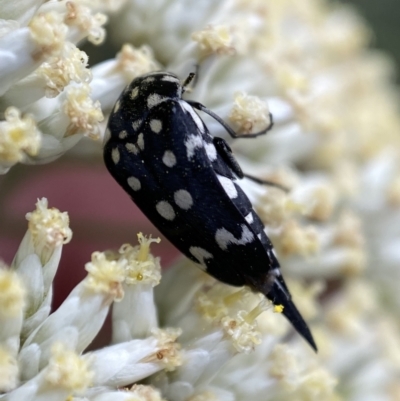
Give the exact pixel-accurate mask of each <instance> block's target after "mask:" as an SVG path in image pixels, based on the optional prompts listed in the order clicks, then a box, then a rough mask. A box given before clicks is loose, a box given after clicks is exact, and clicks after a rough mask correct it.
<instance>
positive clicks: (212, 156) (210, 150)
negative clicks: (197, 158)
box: [204, 142, 217, 162]
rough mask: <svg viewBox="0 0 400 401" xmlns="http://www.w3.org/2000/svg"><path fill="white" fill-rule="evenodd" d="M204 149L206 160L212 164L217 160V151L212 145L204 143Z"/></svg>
mask: <svg viewBox="0 0 400 401" xmlns="http://www.w3.org/2000/svg"><path fill="white" fill-rule="evenodd" d="M204 148H205V150H206V153H207V156H208V159H209V160H210V161H211V162H213V161H214V160H216V159H217V149H215V146H214V144H212V143H208V142H204Z"/></svg>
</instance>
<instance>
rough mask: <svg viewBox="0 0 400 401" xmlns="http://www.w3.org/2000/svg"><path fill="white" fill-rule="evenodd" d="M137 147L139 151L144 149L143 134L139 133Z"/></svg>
mask: <svg viewBox="0 0 400 401" xmlns="http://www.w3.org/2000/svg"><path fill="white" fill-rule="evenodd" d="M137 146H139V149H140V150H143V149H144V138H143V133H140V134H139V136H138V139H137Z"/></svg>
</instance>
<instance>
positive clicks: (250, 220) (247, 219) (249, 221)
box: [245, 212, 254, 224]
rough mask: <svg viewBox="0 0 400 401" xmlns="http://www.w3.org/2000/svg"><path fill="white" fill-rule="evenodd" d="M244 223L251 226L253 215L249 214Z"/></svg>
mask: <svg viewBox="0 0 400 401" xmlns="http://www.w3.org/2000/svg"><path fill="white" fill-rule="evenodd" d="M245 219H246V221H247V222H248V223H249V224H251V223H253V221H254V217H253V213H252V212H250V213H249V214H248V215H247V216H246V217H245Z"/></svg>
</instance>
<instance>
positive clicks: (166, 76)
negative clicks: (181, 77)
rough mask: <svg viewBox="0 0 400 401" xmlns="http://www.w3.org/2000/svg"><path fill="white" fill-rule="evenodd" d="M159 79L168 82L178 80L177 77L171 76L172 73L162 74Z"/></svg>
mask: <svg viewBox="0 0 400 401" xmlns="http://www.w3.org/2000/svg"><path fill="white" fill-rule="evenodd" d="M161 81H168V82H179V81H178V78H176V77H174V76H172V75H164V76H163V77H162V79H161Z"/></svg>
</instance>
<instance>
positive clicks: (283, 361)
mask: <svg viewBox="0 0 400 401" xmlns="http://www.w3.org/2000/svg"><path fill="white" fill-rule="evenodd" d="M11 4H12V5H11ZM107 20H108V21H109V25H108V27H107V33H108V34H109V37H110V38H109V41H108V42H109V43H108V49H110V48H111V49H113V50H112V51H114V53H117V54H116V56H115V58H113V59H109V60H104V61H102V62H101V63H99V64H97V65H94V66H91V67H90V68H89V66H88V56H87V55H86V53H85V52H83V51H82V50H81V49H80V48H79V46H80V44H81V43H82V42H83V41H84V40H89V41H91V42H92V43H94V44H97V45H99V44H101V43H102V41H103V39H104V35H105V30H104V28H103V25H104V24H105V23H106V21H107ZM369 37H370V33H369V31H368V29H367V28H366V27H365V25H364V23H363V22H362V21H361V20H360V19H359V17H358V16H357V14H356V13H355V12H354V10H352V9H350V8H348V7H346V6H342V5H338V4H335V5H332V4H330V3H328V2H327V1H326V0H304V1H301V2H299V1H296V0H280V1H273V0H246V1H244V0H221V1H213V0H204V1H201V2H200V1H199V2H192V1H190V0H146V1H144V0H118V1H110V0H108V1H100V0H74V1H72V0H71V1H65V0H62V1H55V0H50V1H38V0H22V1H19V2H18V5H16V4H14V2H7V1H0V173H6V172H7V171H8V170H9V169H10V168H11V167H12V166H13V165H15V164H16V163H19V162H21V163H28V164H32V163H43V162H50V161H52V160H54V159H55V158H57V157H59V156H61V155H62V154H64V153H65V152H66V151H68V150H70V149H72V148H73V147H74V146H75V145H76V144H77V143H78V142H79V141H80V140H81V139H82V137H83V136H87V137H89V138H91V139H97V138H101V132H102V130H103V129H104V128H105V127H104V125H103V124H102V123H101V122H102V121H103V115H105V116H107V114H108V113H109V112H110V110H111V109H112V107H113V105H114V103H115V101H116V99H117V97H118V96H119V94H120V92H121V91H122V90H123V88H124V87H125V85H126V84H128V83H129V82H130V81H131V80H132V79H133V78H135V77H137V76H139V75H142V74H144V73H147V72H149V71H153V70H157V69H165V70H167V71H172V72H175V73H177V74H178V75H179V76H180V77H181V78H182V79H184V78H185V76H186V75H187V73H188V72H191V71H193V70H196V68H197V71H198V81H197V84H196V86H195V88H193V90H192V91H191V93H190V94H189V95H190V97H191V98H193V99H195V100H196V101H199V102H201V103H203V104H205V105H206V106H207V107H209V108H211V109H212V110H213V111H214V112H215V113H217V114H218V115H219V116H221V117H222V118H223V119H225V120H226V121H229V122H230V124H232V126H233V127H234V129H235V130H237V131H238V132H241V133H253V132H257V131H259V130H260V129H262V128H263V127H265V126H267V125H268V124H269V123H270V114H269V113H271V114H272V115H273V120H274V129H273V130H272V131H271V132H269V133H268V135H266V136H265V137H260V138H258V139H257V140H253V139H247V140H246V139H242V140H240V141H237V142H234V143H232V148H233V150H234V151H235V153H236V155H237V157H238V159H239V161H240V163H241V165H242V167H243V170H244V171H249V172H251V174H252V175H255V176H260V177H262V178H266V179H268V180H270V181H273V182H276V183H277V184H280V185H282V186H284V187H286V188H288V191H287V192H285V191H282V190H280V189H279V188H276V187H272V186H271V187H261V186H258V185H256V184H254V183H252V182H248V181H246V180H243V184H242V185H243V187H245V190H246V192H247V193H248V195H249V197H250V198H251V200H252V202H253V203H254V205H255V207H256V209H257V212H258V213H259V215H260V217H261V218H262V220H263V221H264V223H265V225H266V232H267V233H268V235H269V236H270V238H271V239H272V241H273V243H274V246H275V249H276V251H277V254H278V257H279V260H280V262H281V263H282V265H283V271H284V274H285V277H288V285H289V287H290V289H291V291H292V293H293V296H294V301H295V303H296V304H297V305H298V307H299V309H300V310H301V312H302V314H303V316H304V317H305V319H306V320H307V321H308V322H310V323H311V324H310V326H311V329H312V331H313V334H314V336H315V338H316V342H317V345H318V348H319V353H318V355H314V354H313V353H312V351H311V350H310V349H308V348H307V346H306V345H305V344H304V343H303V342H302V341H301V339H299V337H298V336H296V335H294V334H293V333H292V332H291V331H290V327H289V325H288V324H287V322H285V320H284V319H283V317H282V316H281V315H280V313H279V312H280V311H279V310H272V308H271V307H270V305H269V303H268V302H267V301H266V300H264V299H260V298H259V297H258V296H257V295H254V294H250V293H249V292H248V291H247V290H246V289H232V288H229V287H227V286H225V285H223V284H217V283H215V282H214V281H213V280H212V279H210V278H208V277H206V276H205V275H204V274H203V273H201V272H199V271H197V270H196V269H195V268H193V267H191V266H187V265H189V264H190V263H189V262H187V261H185V262H183V261H182V262H180V263H177V264H176V265H175V266H173V267H172V268H171V269H170V270H169V271H168V272H167V273H165V274H163V277H162V279H161V273H160V265H159V261H158V259H156V258H154V257H152V256H151V254H150V253H149V246H150V243H152V242H155V241H156V240H154V239H151V238H149V239H147V238H145V237H143V236H141V235H139V246H138V247H132V246H130V245H124V246H122V247H121V248H120V250H119V251H118V252H111V251H109V252H105V253H94V254H93V255H92V261H91V262H90V263H88V264H87V265H86V270H87V271H88V276H87V277H86V278H85V279H84V280H83V281H82V282H81V283H80V284H78V286H77V287H76V288H75V289H74V290H73V291H72V292H71V294H70V295H69V296H68V298H67V299H66V300H65V301H64V302H63V304H62V305H61V306H60V308H59V309H58V310H57V311H55V312H54V313H52V314H50V306H51V300H52V295H53V293H52V282H53V279H54V275H55V273H56V270H57V267H58V263H59V260H60V256H61V248H62V246H63V244H65V243H67V242H68V241H69V240H70V239H71V236H72V234H71V231H70V229H69V227H68V216H67V214H65V213H60V212H58V211H57V210H54V209H48V207H47V201H46V200H44V199H43V200H41V201H38V204H37V210H36V211H35V212H32V213H30V214H28V216H27V218H28V220H29V229H28V232H27V234H26V236H25V237H24V239H23V241H22V243H21V246H20V248H19V250H18V252H17V255H16V257H15V259H14V261H13V262H12V265H11V267H10V269H7V268H6V267H5V266H2V267H1V269H0V289H1V291H0V320H1V321H0V401H3V400H7V401H8V400H32V401H37V400H38V401H40V400H43V401H44V400H46V401H47V400H51V401H53V400H60V401H62V400H65V399H67V397H69V398H68V399H70V400H74V401H109V400H135V401H136V400H139V401H142V400H146V401H147V400H152V401H157V400H162V399H168V400H174V401H208V400H210V401H211V400H218V401H231V400H243V401H244V400H249V399H251V400H255V401H257V400H260V401H265V400H266V401H268V400H275V401H276V400H278V401H283V400H288V399H295V400H299V401H317V400H318V401H320V400H324V401H325V400H326V401H341V400H350V401H361V400H362V401H376V400H379V401H381V400H382V401H391V400H397V399H400V385H399V382H398V377H399V375H400V340H399V338H400V328H399V326H398V320H399V312H398V311H399V310H400V297H399V295H398V283H399V279H400V269H399V261H400V252H399V249H400V247H399V244H400V225H399V224H398V222H399V221H400V179H399V176H400V174H399V173H400V150H399V149H400V143H399V142H400V139H399V138H400V136H399V132H400V113H399V111H400V108H399V99H398V96H397V95H396V94H395V91H394V89H393V86H392V82H391V75H392V66H391V63H390V61H388V60H387V59H386V58H385V57H384V56H382V55H381V54H378V53H375V52H373V51H370V50H367V49H366V45H367V44H368V41H369ZM113 46H116V47H115V48H113ZM119 49H121V50H119ZM205 121H206V123H207V126H208V128H209V130H210V131H211V132H212V134H213V135H217V136H226V133H225V132H224V130H223V128H222V127H221V126H220V125H219V124H218V123H217V122H215V121H214V120H210V119H208V118H205ZM106 135H107V134H106ZM94 147H96V149H97V151H99V149H100V143H99V142H97V143H95V145H94ZM70 154H72V155H75V157H85V152H82V151H81V152H80V153H78V152H75V153H73V151H72V152H70ZM266 166H268V167H266ZM160 280H161V281H160ZM158 284H159V285H158ZM111 304H113V308H112V309H113V311H112V340H111V344H110V345H109V346H107V347H105V348H103V349H99V350H96V351H91V352H85V350H86V348H87V346H88V345H89V344H90V343H91V341H92V340H93V338H94V337H95V336H96V334H97V333H98V331H99V330H100V328H101V327H102V325H103V322H104V319H105V317H106V315H107V313H108V311H109V309H110V306H111ZM273 312H276V313H273ZM177 341H179V344H178V342H177ZM144 379H145V380H146V381H145V383H146V384H135V383H137V382H138V381H141V380H144ZM163 397H164V398H163Z"/></svg>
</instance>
